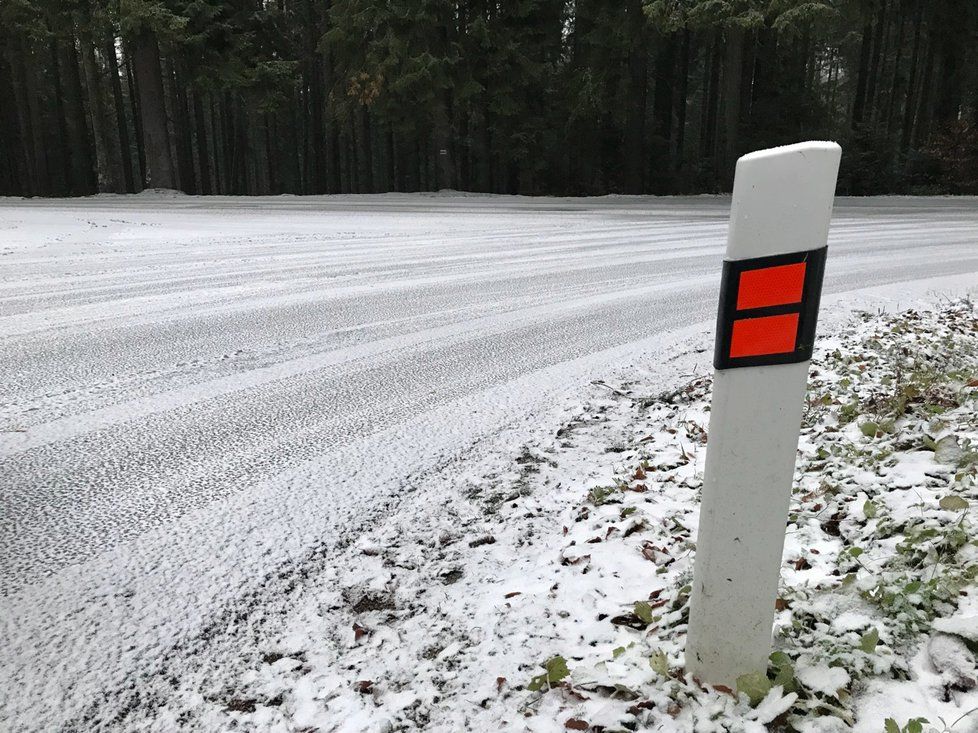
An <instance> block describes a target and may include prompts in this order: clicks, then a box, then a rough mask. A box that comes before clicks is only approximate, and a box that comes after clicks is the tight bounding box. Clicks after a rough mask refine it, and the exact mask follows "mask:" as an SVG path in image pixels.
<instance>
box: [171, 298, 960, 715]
mask: <svg viewBox="0 0 978 733" xmlns="http://www.w3.org/2000/svg"><path fill="white" fill-rule="evenodd" d="M976 292H978V290H976ZM835 315H836V319H835V320H836V321H838V316H839V315H840V313H839V311H838V309H837V310H836V312H835ZM830 320H831V319H830ZM695 343H696V339H695V338H694V339H691V340H690V341H688V342H687V343H686V344H685V346H680V347H677V348H676V349H675V350H674V351H670V352H668V353H667V354H666V355H665V358H667V359H668V360H669V363H671V364H672V365H673V366H674V368H676V369H677V371H678V372H683V371H686V370H687V369H688V370H691V372H692V374H686V376H685V377H683V378H682V379H681V380H680V381H681V386H680V387H679V388H676V389H669V390H665V391H659V390H660V388H661V381H660V379H658V378H656V379H653V378H651V375H648V374H645V375H642V376H641V377H639V378H637V379H635V380H634V381H630V382H615V383H609V382H605V381H598V382H595V383H593V384H592V385H591V386H590V387H589V388H588V389H587V390H585V391H584V392H583V393H582V394H581V395H580V397H579V399H578V400H574V401H571V402H568V403H567V404H565V405H563V409H562V412H561V419H560V421H559V425H560V427H559V428H558V429H557V430H556V431H554V432H552V433H550V434H546V435H544V434H541V435H538V436H537V437H536V439H534V440H531V441H529V442H526V443H524V444H523V445H522V447H521V449H520V450H519V451H518V452H516V453H515V455H514V456H511V457H510V460H508V461H507V459H506V457H505V456H499V460H498V462H496V463H492V462H490V466H491V469H490V471H489V472H488V473H481V474H480V473H479V472H477V471H474V470H472V469H471V468H465V467H456V469H455V470H454V471H452V477H451V480H452V481H453V482H454V483H455V484H456V485H457V489H458V495H456V496H454V497H452V498H451V499H450V500H449V501H448V502H447V503H446V505H445V506H444V507H443V508H440V509H437V510H436V509H435V508H434V507H433V506H432V501H433V500H437V499H436V498H435V497H433V496H431V494H430V493H429V492H428V491H425V490H424V489H421V491H420V492H419V495H418V496H417V497H415V499H414V500H413V501H411V502H409V503H408V504H407V505H406V506H405V507H403V509H402V511H401V512H400V513H399V515H398V516H397V517H394V518H391V520H389V521H386V522H382V523H380V524H378V526H377V527H376V528H375V529H374V530H373V531H368V532H366V533H365V534H364V535H363V536H362V537H361V538H360V539H359V540H358V542H357V543H356V544H355V545H354V547H353V548H351V551H350V553H348V555H347V556H346V562H345V563H344V564H343V565H341V566H338V567H335V568H331V569H329V571H327V572H326V573H324V574H323V576H321V577H320V578H319V581H318V583H317V584H316V585H315V587H312V588H310V589H309V592H308V593H307V594H306V595H307V598H306V602H305V603H304V604H302V605H301V606H300V607H299V609H298V610H297V612H296V613H295V614H294V615H293V618H292V620H291V622H290V625H289V628H288V629H287V630H286V632H285V633H283V634H282V635H281V636H280V637H279V638H278V639H276V640H275V641H274V643H271V644H269V645H268V647H267V648H266V649H265V650H264V651H263V653H262V654H261V655H260V656H259V657H258V658H256V659H253V660H252V663H251V665H250V667H249V668H248V669H247V671H245V672H244V673H243V674H242V676H241V678H240V680H238V682H237V684H235V685H232V686H230V687H225V688H222V687H220V686H214V687H213V688H211V689H209V690H206V691H205V693H204V695H199V694H189V695H185V696H183V697H180V698H177V699H175V700H172V701H171V702H170V703H169V704H168V705H167V706H166V709H165V713H164V715H163V717H161V718H160V717H158V718H156V720H155V721H153V722H154V725H156V726H158V727H159V729H161V730H165V729H167V728H168V727H170V726H176V725H178V723H179V722H180V721H181V720H183V721H184V722H186V721H192V724H193V725H194V726H199V727H202V728H207V729H213V730H218V729H220V730H270V731H279V730H281V731H293V730H329V731H351V732H352V731H389V730H439V731H441V730H445V731H460V730H514V731H561V730H567V729H571V730H590V731H613V730H618V731H622V730H664V731H675V730H695V731H759V732H760V731H764V730H767V729H769V728H768V727H766V726H773V729H775V730H792V729H793V730H799V731H811V732H813V733H814V732H816V731H822V732H829V731H839V730H848V729H849V728H850V726H854V728H855V730H857V731H866V732H867V733H869V732H871V731H873V732H882V731H883V730H884V728H885V726H886V725H887V723H886V719H887V718H889V719H891V720H892V721H893V724H897V725H898V728H899V729H903V730H907V729H906V728H904V726H906V725H908V723H909V722H910V721H911V720H914V719H921V718H923V719H926V720H927V721H929V723H930V724H933V725H928V726H927V727H926V728H925V730H937V731H944V730H954V731H969V730H978V689H976V684H978V664H976V661H975V655H974V652H975V651H976V650H978V648H976V646H975V641H976V640H978V615H976V611H978V606H976V605H975V604H976V602H978V582H976V579H978V541H976V540H975V522H976V519H978V509H976V507H978V450H976V449H978V419H976V416H978V305H975V304H974V303H972V302H954V303H949V302H946V301H945V302H940V303H934V302H933V301H931V302H930V303H929V304H921V308H920V309H919V310H911V311H905V312H902V313H899V314H896V315H881V314H879V313H875V314H874V313H869V312H866V313H862V314H860V316H859V317H856V318H853V319H852V320H851V321H849V322H848V323H845V324H844V325H842V326H838V325H836V327H835V329H834V333H830V334H829V335H828V336H827V337H823V339H822V340H821V344H820V346H819V348H818V350H817V353H816V356H815V360H814V365H813V368H812V373H811V380H810V390H809V396H808V409H807V412H806V416H805V424H804V426H803V430H802V441H801V445H800V458H799V465H798V471H797V474H796V484H795V487H794V500H793V503H792V508H791V515H790V517H789V522H788V527H787V541H786V546H785V552H784V567H783V570H782V584H781V590H780V592H779V600H778V609H777V615H776V622H775V652H774V654H773V655H772V663H771V669H770V673H769V675H768V676H767V677H759V678H752V677H749V676H748V677H746V678H743V679H741V680H738V685H737V689H736V690H734V689H725V688H717V689H707V688H703V687H702V686H700V685H699V684H698V683H697V682H696V681H695V680H694V679H692V678H690V677H689V676H687V675H685V673H684V671H683V649H684V644H685V624H686V619H687V614H688V598H689V582H690V577H691V570H692V561H693V558H694V555H695V542H696V529H697V516H698V501H699V489H700V486H701V483H702V482H701V477H702V469H703V459H704V456H705V446H706V444H707V432H706V428H707V425H708V421H709V411H708V410H709V408H708V405H709V395H710V379H709V376H708V375H709V369H708V368H706V367H705V365H704V364H703V363H702V360H701V359H700V358H699V357H698V355H697V354H696V351H695V349H691V348H690V347H691V346H692V345H693V344H695ZM442 478H443V479H444V478H445V477H442ZM935 619H936V621H935ZM181 716H188V717H184V718H181Z"/></svg>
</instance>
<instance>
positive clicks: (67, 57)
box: [57, 38, 96, 196]
mask: <svg viewBox="0 0 978 733" xmlns="http://www.w3.org/2000/svg"><path fill="white" fill-rule="evenodd" d="M57 49H58V53H57V56H58V66H59V68H60V76H61V79H62V91H63V94H64V107H63V114H64V116H65V129H66V130H67V133H68V136H67V143H68V145H67V148H68V160H69V170H70V179H69V180H70V187H71V192H72V193H73V194H74V195H76V196H84V195H88V194H91V193H94V192H95V190H96V185H95V168H94V166H93V165H92V150H91V148H92V144H91V138H90V135H89V130H88V120H87V118H86V115H85V106H84V103H83V102H82V84H81V69H80V66H79V63H78V54H77V52H76V51H75V42H74V39H73V38H69V39H62V40H59V41H57Z"/></svg>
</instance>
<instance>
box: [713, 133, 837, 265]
mask: <svg viewBox="0 0 978 733" xmlns="http://www.w3.org/2000/svg"><path fill="white" fill-rule="evenodd" d="M841 157H842V148H841V147H839V145H838V144H836V143H834V142H825V141H811V142H803V143H796V144H794V145H784V146H782V147H778V148H770V149H768V150H758V151H756V152H753V153H748V154H747V155H745V156H743V157H742V158H740V159H739V160H738V161H737V171H736V175H735V177H734V190H733V201H732V202H731V207H730V237H729V241H728V244H727V259H730V260H741V259H748V258H752V257H765V256H768V255H775V254H784V253H788V252H801V251H805V250H810V249H817V248H819V247H823V246H825V240H826V238H827V237H828V228H829V219H830V217H831V215H832V201H833V199H834V197H835V183H836V178H837V177H838V173H839V160H840V158H841Z"/></svg>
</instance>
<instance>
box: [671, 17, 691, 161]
mask: <svg viewBox="0 0 978 733" xmlns="http://www.w3.org/2000/svg"><path fill="white" fill-rule="evenodd" d="M690 35H691V34H690V32H689V28H684V29H683V41H682V47H681V51H680V55H679V59H680V60H679V92H678V95H677V96H678V99H677V100H676V153H675V155H676V168H677V169H678V170H682V169H683V168H684V167H685V165H686V108H687V107H688V106H689V54H690Z"/></svg>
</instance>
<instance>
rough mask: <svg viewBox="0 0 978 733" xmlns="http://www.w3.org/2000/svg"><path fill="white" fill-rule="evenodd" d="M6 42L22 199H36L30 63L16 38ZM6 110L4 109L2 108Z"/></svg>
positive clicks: (37, 180)
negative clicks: (15, 123) (21, 170)
mask: <svg viewBox="0 0 978 733" xmlns="http://www.w3.org/2000/svg"><path fill="white" fill-rule="evenodd" d="M5 41H6V48H5V49H4V50H5V51H6V57H7V68H8V69H9V70H10V86H11V89H12V91H13V97H12V99H13V105H11V107H12V109H13V110H16V115H17V128H18V131H19V140H20V148H21V151H22V152H21V158H22V160H23V164H24V176H23V178H22V180H23V185H22V190H23V192H24V195H25V196H36V195H39V194H41V193H42V188H41V179H40V178H39V176H38V173H39V168H40V166H39V165H38V159H37V157H36V155H37V154H36V151H35V149H34V139H33V138H32V133H36V131H35V130H34V128H33V127H32V125H31V110H30V102H29V101H28V96H33V95H29V94H28V91H27V90H28V83H27V67H28V66H27V65H28V63H29V59H28V57H27V55H26V53H25V51H24V48H23V44H22V43H21V41H20V39H19V38H9V39H5ZM5 106H6V105H5Z"/></svg>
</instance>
